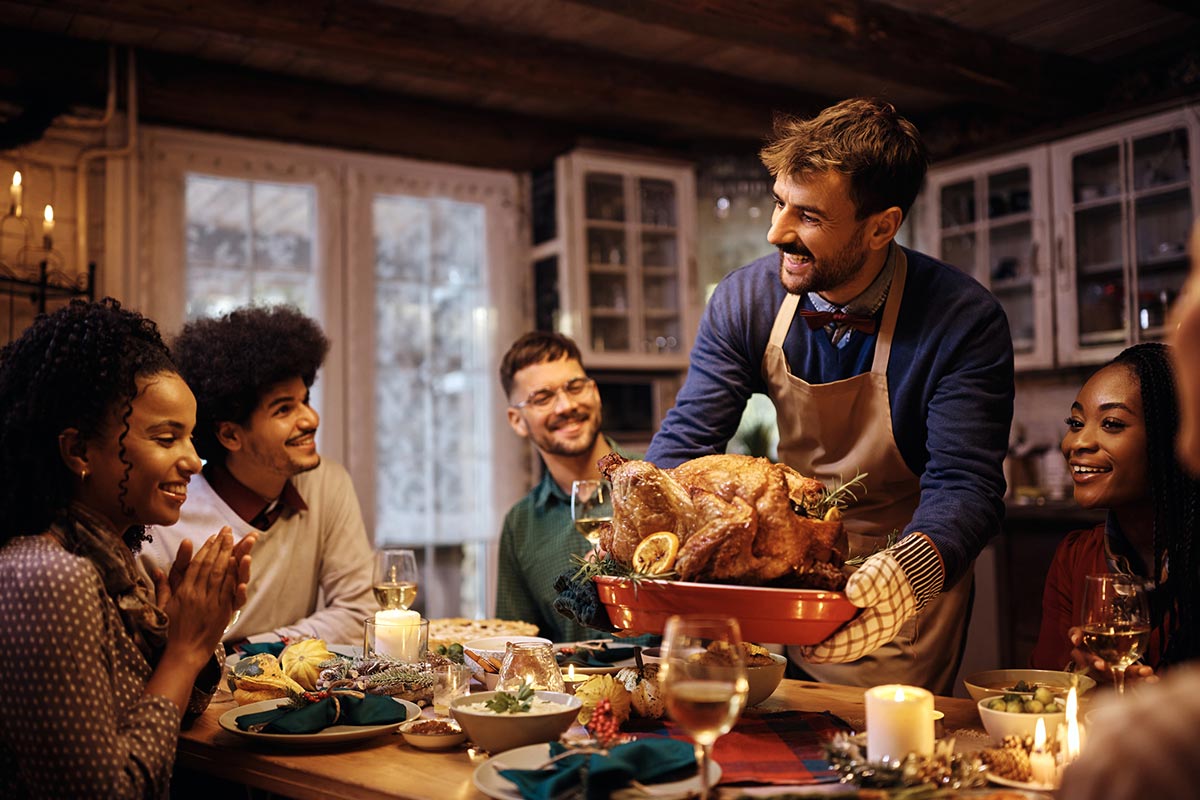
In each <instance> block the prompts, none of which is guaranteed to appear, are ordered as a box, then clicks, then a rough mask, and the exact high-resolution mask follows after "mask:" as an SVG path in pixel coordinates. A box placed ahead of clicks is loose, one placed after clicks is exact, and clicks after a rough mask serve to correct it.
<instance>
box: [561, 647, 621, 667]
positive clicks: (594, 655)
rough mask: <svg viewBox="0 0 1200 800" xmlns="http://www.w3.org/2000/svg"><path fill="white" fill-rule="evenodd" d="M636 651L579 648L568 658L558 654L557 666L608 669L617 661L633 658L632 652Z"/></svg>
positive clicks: (618, 648)
mask: <svg viewBox="0 0 1200 800" xmlns="http://www.w3.org/2000/svg"><path fill="white" fill-rule="evenodd" d="M636 649H637V648H636V647H605V648H603V649H593V648H590V647H581V648H579V649H578V650H576V651H575V652H574V653H572V654H571V655H569V656H568V655H562V654H559V656H558V664H559V666H561V667H565V666H567V665H568V664H574V665H575V666H577V667H608V666H611V665H613V664H615V663H617V662H618V661H624V660H625V659H627V658H633V651H634V650H636Z"/></svg>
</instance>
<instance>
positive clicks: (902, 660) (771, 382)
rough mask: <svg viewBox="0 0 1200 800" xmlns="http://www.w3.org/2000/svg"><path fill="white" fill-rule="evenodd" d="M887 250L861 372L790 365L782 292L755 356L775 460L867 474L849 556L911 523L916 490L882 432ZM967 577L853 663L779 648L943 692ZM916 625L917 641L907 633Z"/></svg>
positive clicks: (796, 300)
mask: <svg viewBox="0 0 1200 800" xmlns="http://www.w3.org/2000/svg"><path fill="white" fill-rule="evenodd" d="M889 257H890V258H895V259H896V268H895V272H894V274H893V277H892V286H891V288H890V290H889V291H888V297H887V302H886V304H885V305H884V309H883V319H882V321H881V323H880V326H879V334H878V337H877V339H876V342H875V358H874V361H873V362H872V364H871V371H870V372H864V373H863V374H861V375H855V376H854V377H852V378H846V379H845V380H840V381H834V382H833V383H823V384H810V383H806V382H805V381H803V380H801V379H800V378H797V377H796V376H795V375H793V374H792V373H791V371H790V370H789V369H788V364H787V358H786V357H785V356H784V353H783V342H784V339H785V337H786V336H787V332H788V329H789V328H790V327H791V325H792V320H793V318H794V317H795V314H796V309H797V307H798V306H799V305H800V296H799V295H796V294H789V295H788V296H787V297H786V298H785V299H784V301H783V305H782V306H781V307H780V309H779V314H778V315H777V316H776V317H775V324H774V326H773V327H772V329H771V338H770V341H769V342H768V344H767V350H766V354H765V355H764V356H763V375H764V377H765V378H766V381H767V385H768V387H769V392H770V396H771V400H772V401H773V402H774V404H775V409H776V416H777V419H778V425H779V458H780V460H781V461H783V462H784V463H785V464H788V465H790V466H791V467H793V468H794V469H796V470H798V471H799V472H800V473H802V474H804V475H811V476H813V477H815V478H817V479H819V480H821V481H822V482H824V483H825V484H826V485H836V484H838V483H840V482H842V481H848V480H850V479H851V478H853V477H854V476H855V475H856V474H859V473H867V477H866V479H865V483H866V486H867V490H866V491H865V492H864V491H862V490H859V491H858V492H857V494H858V495H859V498H858V501H857V502H855V503H853V504H852V505H850V506H849V507H848V508H847V510H846V511H847V513H846V531H847V534H848V536H849V540H850V555H851V556H860V555H866V554H869V553H872V552H875V551H876V550H879V549H882V548H883V546H884V543H885V542H886V540H887V535H888V534H889V533H891V532H892V531H893V530H896V531H903V530H904V528H905V526H907V525H908V523H909V522H911V521H912V518H913V513H914V512H915V511H916V508H917V503H918V501H919V500H920V497H921V483H920V479H919V478H918V477H917V476H916V475H914V474H913V473H912V471H911V470H910V469H909V468H908V465H907V464H905V463H904V459H903V457H901V455H900V451H899V450H898V449H897V447H896V438H895V436H894V435H893V433H892V411H891V403H890V401H889V398H888V386H887V367H888V358H889V357H890V355H891V350H892V334H893V333H894V332H895V329H896V318H897V316H898V315H899V313H900V301H901V298H902V297H903V295H904V282H905V276H906V273H907V270H908V262H907V259H906V258H905V255H904V251H903V250H902V249H901V248H899V247H897V246H896V245H894V244H893V245H892V247H891V253H890V254H889ZM818 335H824V334H823V332H822V333H818ZM972 577H973V575H972V571H971V570H968V571H967V574H966V575H965V576H964V577H963V579H962V580H960V581H959V582H958V584H957V585H956V586H954V587H953V588H952V589H951V590H950V591H948V592H946V593H943V594H942V595H940V596H939V597H937V598H935V599H934V600H933V601H932V602H930V604H929V605H928V606H926V608H925V610H924V611H923V612H922V613H921V614H920V615H919V617H918V618H916V619H913V620H909V621H908V622H907V623H905V625H904V626H903V627H902V628H901V629H900V632H899V633H898V634H897V636H896V638H895V639H893V640H892V641H891V642H889V643H888V644H886V645H884V646H883V647H881V648H880V649H878V650H876V651H875V652H874V653H871V654H869V655H867V656H865V657H863V658H861V659H859V660H857V661H853V662H850V663H847V664H808V663H805V662H804V661H803V659H801V658H799V657H798V655H799V654H798V652H797V651H795V649H794V648H789V655H791V657H792V658H793V660H795V661H796V662H797V663H798V664H799V665H800V666H801V667H802V668H803V669H804V671H805V672H807V673H809V674H810V675H812V676H813V677H814V678H816V679H817V680H820V681H824V682H827V683H841V684H850V685H857V686H875V685H877V684H881V683H907V684H913V685H917V686H925V687H926V688H928V689H930V690H931V691H933V692H935V693H937V694H950V693H951V691H952V690H953V681H954V673H955V671H956V670H957V667H958V662H959V660H960V658H961V652H962V644H963V641H964V638H965V635H966V628H967V618H968V617H969V616H970V592H971V583H972ZM918 627H919V629H920V640H919V642H918V641H914V640H915V639H916V635H917V630H918ZM918 650H919V651H920V657H919V658H918Z"/></svg>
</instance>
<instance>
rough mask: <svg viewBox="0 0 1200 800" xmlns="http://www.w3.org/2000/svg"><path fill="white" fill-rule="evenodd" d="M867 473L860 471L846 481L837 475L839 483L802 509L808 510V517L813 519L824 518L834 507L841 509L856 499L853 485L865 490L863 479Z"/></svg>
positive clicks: (856, 495)
mask: <svg viewBox="0 0 1200 800" xmlns="http://www.w3.org/2000/svg"><path fill="white" fill-rule="evenodd" d="M867 475H868V473H866V472H860V473H858V474H857V475H855V476H854V477H853V478H851V479H850V480H848V481H847V480H842V479H841V476H839V480H841V483H839V484H838V485H837V486H835V487H834V488H832V489H826V490H825V493H824V494H822V495H821V497H820V498H819V499H818V500H817V501H816V502H815V503H813V504H812V505H811V506H808V507H806V508H805V509H804V510H805V511H806V512H808V516H809V517H812V518H815V519H825V515H826V514H828V513H829V512H830V510H832V509H834V508H837V509H841V508H843V507H844V506H846V505H847V504H849V503H852V502H854V501H856V500H858V494H857V493H856V492H855V487H858V489H860V490H862V491H864V492H865V491H866V488H867V484H866V483H865V482H864V481H863V479H864V478H866V477H867Z"/></svg>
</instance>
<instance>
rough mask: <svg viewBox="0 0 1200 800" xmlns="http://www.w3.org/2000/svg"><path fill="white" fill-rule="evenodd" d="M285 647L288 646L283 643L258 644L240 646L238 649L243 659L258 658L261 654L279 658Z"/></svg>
mask: <svg viewBox="0 0 1200 800" xmlns="http://www.w3.org/2000/svg"><path fill="white" fill-rule="evenodd" d="M285 647H287V645H286V644H284V643H283V642H256V643H254V644H250V643H247V644H240V645H238V647H237V651H238V652H239V653H240V654H241V655H242V658H245V657H247V656H256V655H258V654H259V653H270V654H271V655H273V656H276V657H278V656H279V654H280V653H282V652H283V648H285Z"/></svg>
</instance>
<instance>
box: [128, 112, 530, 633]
mask: <svg viewBox="0 0 1200 800" xmlns="http://www.w3.org/2000/svg"><path fill="white" fill-rule="evenodd" d="M143 148H144V149H143V154H144V156H143V162H144V163H146V164H148V165H149V166H148V168H147V181H146V184H147V194H146V203H145V206H146V208H147V209H148V210H149V219H148V225H147V229H148V233H147V240H148V241H147V244H148V249H147V252H149V253H150V254H151V256H150V257H149V258H148V259H147V263H149V264H153V265H154V267H153V268H152V269H145V270H142V272H141V273H140V274H139V276H138V279H137V284H138V285H139V286H140V287H141V289H142V295H141V298H140V305H141V307H142V308H143V310H145V311H147V312H148V313H150V314H151V315H152V316H153V317H154V318H156V319H157V320H158V321H159V322H160V324H161V325H162V327H163V329H164V330H165V331H167V332H168V333H174V332H175V331H176V330H178V328H179V327H180V326H181V325H182V324H183V322H184V321H185V320H186V319H191V318H195V317H197V316H206V315H216V314H221V313H224V312H225V311H228V310H230V309H232V308H236V307H238V306H241V305H245V304H248V303H274V302H287V303H291V304H293V305H296V306H298V307H299V308H300V309H301V310H303V311H304V312H305V313H307V314H309V315H311V316H313V317H315V318H317V319H318V320H319V321H320V322H321V325H322V327H323V328H324V330H325V332H326V334H327V335H328V336H329V338H330V340H331V342H332V349H331V351H330V354H329V356H328V358H327V359H326V362H325V364H324V366H323V367H322V369H321V371H320V373H319V374H318V380H317V383H316V384H315V386H314V392H313V395H314V403H315V405H316V406H317V407H318V410H319V412H320V414H321V431H320V433H319V435H318V440H319V443H320V448H321V453H322V455H324V456H325V457H327V458H332V459H335V460H337V461H340V462H342V463H344V464H345V465H346V467H347V468H348V469H349V470H350V473H351V475H352V477H353V479H354V483H355V488H356V491H357V494H358V497H359V502H360V504H361V506H362V512H363V517H364V519H365V521H366V524H367V529H368V531H370V532H373V536H374V540H375V543H376V544H378V545H384V544H388V545H405V546H412V547H415V548H417V549H418V553H419V554H421V553H423V554H424V556H423V557H422V558H421V561H422V565H421V566H422V586H423V591H422V596H421V597H419V598H418V605H419V607H420V609H421V610H422V611H423V612H424V613H425V614H426V616H459V615H464V614H465V615H467V616H477V615H481V614H484V613H486V608H487V604H488V601H489V598H490V595H491V592H490V591H489V590H488V589H487V570H488V566H487V565H488V558H487V548H488V544H489V542H490V540H492V539H493V538H494V537H495V535H496V533H497V532H498V531H499V528H500V521H501V519H502V518H503V514H504V511H505V510H506V508H507V504H508V503H509V502H511V501H512V499H514V498H515V497H516V496H518V495H519V494H520V492H522V491H524V489H525V488H526V483H525V479H526V465H527V459H526V458H525V451H524V449H523V448H522V447H520V446H518V444H517V442H515V441H514V438H513V434H512V432H511V431H510V430H509V428H508V425H507V424H506V422H505V420H504V415H503V409H504V405H505V402H504V398H502V397H501V396H500V391H499V387H498V386H497V385H496V384H497V380H496V377H495V376H496V366H497V365H498V363H499V359H500V356H501V354H502V353H503V352H504V350H505V349H506V348H507V346H508V344H509V343H510V342H511V341H512V340H513V339H515V338H516V336H517V335H518V334H519V333H520V332H521V330H522V329H523V327H524V322H525V320H524V317H523V316H522V315H521V309H522V308H523V307H524V304H523V302H522V297H523V296H524V295H523V290H524V284H523V283H522V281H521V280H520V279H519V278H518V277H517V275H518V270H517V269H516V267H515V265H516V257H517V251H516V233H515V231H516V213H515V210H514V209H515V208H516V207H517V202H516V192H517V183H516V179H515V178H514V177H513V176H512V175H508V174H505V173H499V172H489V171H484V170H472V169H465V168H458V167H452V166H444V165H432V164H426V163H418V162H411V161H406V160H403V159H389V158H380V157H367V156H358V155H353V154H347V153H341V152H334V151H325V150H319V149H316V148H306V147H294V146H289V145H281V144H271V143H261V142H250V141H246V140H241V139H235V138H232V137H220V136H208V135H200V134H189V133H184V132H176V131H165V130H159V129H153V128H151V129H149V130H147V131H146V135H145V137H144V140H143Z"/></svg>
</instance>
